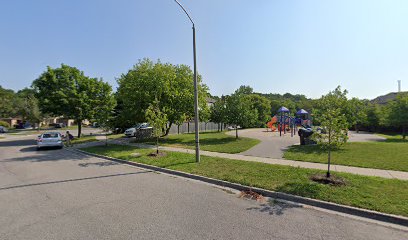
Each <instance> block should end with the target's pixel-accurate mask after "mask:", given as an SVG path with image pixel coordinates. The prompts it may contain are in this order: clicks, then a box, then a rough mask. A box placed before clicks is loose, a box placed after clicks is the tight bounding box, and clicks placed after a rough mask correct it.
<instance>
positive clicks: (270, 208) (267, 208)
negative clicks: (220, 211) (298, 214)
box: [246, 199, 302, 216]
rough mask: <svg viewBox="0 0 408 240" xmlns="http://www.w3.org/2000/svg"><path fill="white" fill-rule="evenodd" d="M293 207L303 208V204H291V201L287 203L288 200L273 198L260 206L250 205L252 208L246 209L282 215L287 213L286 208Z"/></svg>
mask: <svg viewBox="0 0 408 240" xmlns="http://www.w3.org/2000/svg"><path fill="white" fill-rule="evenodd" d="M292 208H302V206H299V205H296V204H291V203H286V202H280V201H276V200H274V199H271V200H268V202H267V203H264V204H261V206H260V207H250V208H247V209H246V210H249V211H258V212H262V213H268V214H269V215H277V216H281V215H283V214H284V213H285V211H286V210H288V209H292Z"/></svg>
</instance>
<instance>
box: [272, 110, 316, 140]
mask: <svg viewBox="0 0 408 240" xmlns="http://www.w3.org/2000/svg"><path fill="white" fill-rule="evenodd" d="M308 116H309V113H308V112H307V111H306V110H304V109H300V110H299V111H297V112H296V114H295V116H294V117H293V116H291V115H290V110H289V109H287V108H286V107H284V106H282V107H281V108H279V110H278V113H277V114H276V115H275V116H273V117H272V119H271V121H269V122H268V123H267V124H266V125H267V127H268V129H271V131H272V132H275V131H279V136H282V132H283V134H286V132H289V131H290V135H291V137H293V135H294V134H295V133H296V131H297V128H298V127H299V126H303V127H306V128H310V125H311V120H310V119H309V117H308Z"/></svg>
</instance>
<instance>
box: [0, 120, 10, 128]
mask: <svg viewBox="0 0 408 240" xmlns="http://www.w3.org/2000/svg"><path fill="white" fill-rule="evenodd" d="M0 126H3V127H6V128H10V124H8V122H5V121H1V120H0Z"/></svg>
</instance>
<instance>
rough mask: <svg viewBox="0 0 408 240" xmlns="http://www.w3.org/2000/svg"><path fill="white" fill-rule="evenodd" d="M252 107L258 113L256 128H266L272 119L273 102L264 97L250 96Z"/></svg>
mask: <svg viewBox="0 0 408 240" xmlns="http://www.w3.org/2000/svg"><path fill="white" fill-rule="evenodd" d="M249 101H250V102H251V105H252V106H251V107H252V108H253V109H256V111H257V112H258V119H257V122H256V127H265V123H266V122H267V121H268V120H270V119H271V114H270V113H271V102H270V101H269V100H268V99H267V98H266V97H263V96H260V95H257V94H251V95H249Z"/></svg>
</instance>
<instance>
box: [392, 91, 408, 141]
mask: <svg viewBox="0 0 408 240" xmlns="http://www.w3.org/2000/svg"><path fill="white" fill-rule="evenodd" d="M388 108H389V114H388V122H389V124H390V125H391V126H394V127H400V128H401V129H402V139H404V140H405V139H406V135H407V129H408V94H405V95H404V94H399V95H398V96H397V98H396V99H395V101H392V102H390V103H389V104H388Z"/></svg>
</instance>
